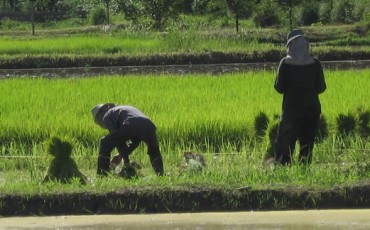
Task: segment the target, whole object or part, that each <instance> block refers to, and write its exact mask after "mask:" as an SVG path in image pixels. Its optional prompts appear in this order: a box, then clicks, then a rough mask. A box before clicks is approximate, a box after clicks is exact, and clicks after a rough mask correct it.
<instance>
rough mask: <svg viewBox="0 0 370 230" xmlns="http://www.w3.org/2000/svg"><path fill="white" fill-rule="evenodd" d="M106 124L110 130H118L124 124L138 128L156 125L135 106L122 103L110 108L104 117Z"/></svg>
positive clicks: (143, 128)
mask: <svg viewBox="0 0 370 230" xmlns="http://www.w3.org/2000/svg"><path fill="white" fill-rule="evenodd" d="M103 123H104V126H105V127H106V128H107V129H108V130H109V132H114V131H117V130H118V129H120V128H122V127H123V126H127V125H129V126H134V128H135V129H137V130H145V129H146V128H148V126H150V127H154V124H153V123H152V122H151V120H150V119H149V118H148V117H147V116H146V115H145V114H143V113H142V112H141V111H140V110H138V109H137V108H135V107H133V106H128V105H120V106H115V107H113V108H111V109H110V110H108V111H107V112H106V113H105V115H104V117H103Z"/></svg>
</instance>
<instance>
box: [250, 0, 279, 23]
mask: <svg viewBox="0 0 370 230" xmlns="http://www.w3.org/2000/svg"><path fill="white" fill-rule="evenodd" d="M277 9H279V7H278V5H277V4H276V3H274V2H270V1H263V2H262V3H261V4H259V5H257V7H256V11H255V14H254V17H253V22H254V23H255V25H256V26H260V27H268V26H274V25H279V24H281V21H280V17H279V11H278V10H277Z"/></svg>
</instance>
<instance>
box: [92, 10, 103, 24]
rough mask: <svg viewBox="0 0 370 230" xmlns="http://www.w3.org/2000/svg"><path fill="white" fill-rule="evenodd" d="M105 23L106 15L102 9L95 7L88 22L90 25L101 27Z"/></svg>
mask: <svg viewBox="0 0 370 230" xmlns="http://www.w3.org/2000/svg"><path fill="white" fill-rule="evenodd" d="M106 21H107V15H106V13H105V10H104V9H103V8H102V7H97V8H95V9H94V10H93V11H91V13H90V22H91V24H92V25H101V24H104V22H106Z"/></svg>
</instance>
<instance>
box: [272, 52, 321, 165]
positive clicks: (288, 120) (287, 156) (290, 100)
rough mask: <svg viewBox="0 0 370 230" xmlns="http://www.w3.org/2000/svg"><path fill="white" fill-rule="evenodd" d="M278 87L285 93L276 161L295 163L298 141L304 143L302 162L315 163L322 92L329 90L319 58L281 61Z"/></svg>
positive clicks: (276, 146) (302, 144) (276, 86)
mask: <svg viewBox="0 0 370 230" xmlns="http://www.w3.org/2000/svg"><path fill="white" fill-rule="evenodd" d="M274 87H275V89H276V91H277V92H279V93H281V94H284V96H283V105H282V115H281V121H280V124H279V128H278V133H277V137H276V141H275V161H276V162H279V163H281V164H289V163H291V154H292V153H293V152H294V148H295V143H296V141H297V140H298V141H299V144H300V147H301V148H300V153H299V161H300V162H301V163H311V161H312V149H313V146H314V141H315V135H316V131H317V128H318V124H319V119H320V114H321V105H320V100H319V96H318V94H320V93H322V92H324V91H325V89H326V83H325V79H324V73H323V70H322V67H321V64H320V61H319V60H318V59H316V58H315V59H314V62H313V63H311V64H306V65H296V64H288V63H286V60H285V59H282V61H281V62H280V65H279V68H278V73H277V77H276V80H275V85H274Z"/></svg>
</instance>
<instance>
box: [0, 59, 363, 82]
mask: <svg viewBox="0 0 370 230" xmlns="http://www.w3.org/2000/svg"><path fill="white" fill-rule="evenodd" d="M321 63H322V66H323V68H324V69H333V70H336V69H340V70H345V69H364V68H369V67H370V60H357V61H322V62H321ZM278 64H279V63H278V62H261V63H225V64H187V65H142V66H106V67H69V68H35V69H0V78H9V77H50V78H53V77H93V76H99V75H119V76H125V75H142V74H153V75H157V74H180V75H181V74H197V73H208V74H224V73H231V72H242V71H257V70H276V68H277V66H278Z"/></svg>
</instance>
